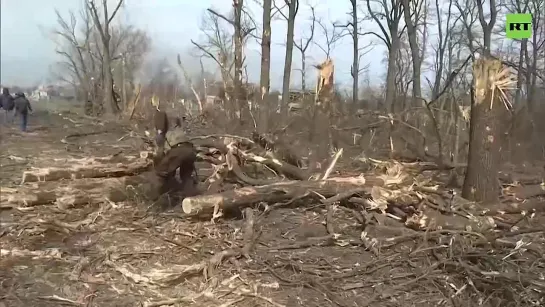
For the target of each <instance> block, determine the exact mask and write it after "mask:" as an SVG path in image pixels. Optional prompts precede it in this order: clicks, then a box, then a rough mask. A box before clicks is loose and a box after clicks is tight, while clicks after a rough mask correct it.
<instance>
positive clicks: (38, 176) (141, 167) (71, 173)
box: [21, 159, 152, 183]
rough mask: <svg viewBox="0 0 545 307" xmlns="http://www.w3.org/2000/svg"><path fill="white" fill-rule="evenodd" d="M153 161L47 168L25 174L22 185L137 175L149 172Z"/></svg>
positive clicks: (142, 160) (140, 160) (139, 160)
mask: <svg viewBox="0 0 545 307" xmlns="http://www.w3.org/2000/svg"><path fill="white" fill-rule="evenodd" d="M151 166H152V161H151V160H149V159H137V160H135V161H133V162H131V163H128V164H124V163H117V164H104V163H90V164H77V165H71V166H69V167H66V168H61V167H46V168H36V169H32V170H29V171H25V172H23V178H22V182H21V183H26V182H39V181H58V180H61V179H72V180H73V179H81V178H105V177H123V176H132V175H137V174H140V173H142V172H145V171H147V170H149V169H150V168H151Z"/></svg>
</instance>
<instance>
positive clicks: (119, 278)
mask: <svg viewBox="0 0 545 307" xmlns="http://www.w3.org/2000/svg"><path fill="white" fill-rule="evenodd" d="M29 125H30V127H29V132H27V133H21V132H19V131H18V129H17V126H13V127H2V132H1V146H2V150H1V157H0V163H1V167H2V173H1V176H0V185H1V186H2V187H11V188H16V187H17V185H18V184H20V182H21V174H22V172H23V171H24V170H26V169H28V168H31V167H44V166H51V165H55V164H58V165H62V163H63V159H68V158H83V157H85V156H106V155H112V154H116V153H119V152H123V153H126V154H138V152H139V151H140V150H143V148H144V147H145V144H144V143H143V142H142V140H141V139H139V138H138V137H135V136H133V135H131V134H130V130H131V129H132V128H130V127H129V126H123V125H120V124H115V123H110V122H101V121H97V120H96V119H92V118H87V117H84V116H81V115H78V114H75V113H70V112H68V113H67V112H64V113H62V114H59V113H55V112H50V111H47V110H39V111H36V112H35V113H34V114H32V115H31V117H30V123H29ZM91 131H100V132H102V133H100V134H96V135H89V136H85V137H79V138H77V139H74V140H69V141H68V142H67V141H66V140H64V141H63V138H65V137H66V136H67V135H68V134H72V133H75V132H91ZM264 206H265V204H261V205H260V206H257V207H256V208H258V209H261V210H258V209H255V210H254V212H256V215H257V217H256V227H257V229H258V231H259V233H260V236H259V238H258V241H257V243H256V245H255V248H254V250H253V252H252V253H251V254H250V258H249V259H248V258H246V257H243V256H242V257H240V256H233V255H232V254H231V251H232V250H233V249H238V248H240V247H241V246H242V245H243V241H244V238H243V229H244V227H245V224H244V219H243V218H240V217H237V216H232V217H230V216H227V217H224V218H221V219H219V220H217V221H216V222H215V224H213V223H211V222H210V221H206V220H204V221H203V220H192V219H188V218H185V217H183V216H182V215H181V214H180V209H179V208H175V209H173V210H170V211H168V212H162V213H150V212H146V210H143V209H142V208H141V207H140V206H137V205H135V204H133V203H131V202H121V203H116V204H114V203H109V202H105V203H103V204H99V205H87V206H79V207H76V208H70V209H67V210H66V209H63V208H58V207H57V206H55V205H47V206H35V207H22V208H11V209H10V208H7V207H6V208H2V210H1V211H0V214H1V215H0V218H1V226H0V245H1V249H2V255H1V259H0V268H1V269H0V280H1V282H0V306H2V307H3V306H10V307H15V306H36V307H38V306H163V305H164V306H169V305H172V306H309V307H310V306H421V307H423V306H439V305H444V306H476V305H475V303H476V302H478V301H479V299H481V297H482V299H481V303H482V305H483V306H511V305H509V304H506V302H508V299H507V297H508V296H509V295H511V292H509V291H507V292H509V293H504V295H503V296H501V297H500V298H495V297H494V295H493V294H494V293H495V291H494V290H490V289H488V290H486V289H487V286H492V285H495V284H498V283H505V284H507V283H511V282H512V283H516V282H515V281H513V279H517V277H516V272H512V271H510V272H511V273H512V274H515V275H513V276H511V278H512V279H507V281H506V279H502V278H503V277H497V278H496V279H494V280H493V281H486V282H483V281H478V280H480V279H481V278H482V279H483V280H484V279H485V278H484V277H482V275H483V274H481V273H482V271H483V270H485V271H486V270H489V271H495V270H500V268H499V267H497V266H495V265H496V264H492V263H489V267H488V268H485V267H486V264H482V263H478V261H474V262H472V263H470V264H467V266H469V269H468V268H467V267H466V270H461V269H460V265H461V266H465V265H466V264H460V263H462V261H461V259H466V260H467V259H469V260H468V261H470V262H471V257H477V255H476V254H477V253H484V254H489V255H492V256H491V257H493V258H494V259H496V260H497V259H501V258H502V257H504V256H506V255H507V254H508V253H509V252H510V251H512V250H513V248H511V249H510V250H509V251H505V250H504V249H501V248H499V247H497V249H494V248H492V247H487V249H486V250H485V249H478V248H477V247H476V245H473V246H471V245H470V246H471V247H467V248H466V249H465V250H462V249H464V248H462V247H461V246H463V244H462V243H460V242H465V241H464V240H465V239H463V238H461V237H457V236H455V235H452V236H451V237H450V240H451V242H448V241H447V242H442V239H441V238H437V242H436V243H437V244H436V245H432V244H431V243H428V242H427V241H426V240H420V239H418V240H417V238H418V236H416V235H415V234H414V233H415V232H414V231H410V230H408V229H407V230H406V232H405V230H402V231H400V232H397V228H395V229H394V228H389V227H387V226H388V225H385V226H384V227H382V228H378V227H377V228H376V230H375V231H374V232H373V233H372V234H369V235H372V237H374V238H378V239H380V238H381V237H392V236H395V237H396V238H398V239H399V238H401V240H400V241H404V242H400V244H396V246H392V247H390V248H388V249H386V248H385V249H384V250H383V251H382V250H379V251H378V252H377V251H376V250H375V249H373V248H368V247H369V246H367V248H366V246H365V244H363V243H362V240H357V239H358V238H360V237H361V236H362V235H363V234H362V225H361V223H360V222H358V220H357V219H356V218H355V217H356V216H357V215H355V214H354V212H353V210H350V209H347V208H343V207H338V208H337V210H336V213H335V217H334V221H335V227H337V228H338V232H339V233H341V234H343V236H345V237H346V238H354V239H345V240H333V241H332V240H331V239H330V238H329V237H328V232H327V230H326V227H325V222H324V221H325V218H326V215H327V210H326V207H325V206H321V205H319V204H311V203H309V204H308V205H307V206H302V207H295V208H294V207H289V206H280V207H278V208H274V209H273V210H270V211H268V213H266V214H263V213H262V211H263V210H262V209H263V207H264ZM534 223H535V222H534ZM531 226H533V227H534V228H535V227H538V226H540V225H535V224H533V225H531ZM392 229H394V230H396V231H394V232H393V233H388V231H389V230H392ZM392 231H393V230H392ZM432 236H433V234H430V237H432ZM538 237H542V233H541V234H539V233H538V234H537V235H535V237H532V238H534V239H532V240H534V241H533V242H534V243H533V244H534V245H536V244H537V245H536V246H535V249H536V250H541V251H543V246H544V245H543V244H544V242H543V239H538ZM511 239H514V240H511V241H510V242H511V243H512V242H516V241H517V239H515V237H514V236H513V238H511ZM525 240H526V239H525ZM454 241H457V242H458V243H453V242H454ZM526 242H527V241H526ZM509 244H510V243H509ZM509 244H507V245H509ZM509 246H511V245H509ZM528 249H530V250H531V248H528ZM434 250H436V251H440V252H441V253H442V252H445V253H447V254H448V253H450V257H448V259H447V258H443V257H444V256H442V255H443V254H441V255H439V254H434V252H433V251H434ZM534 251H535V250H534ZM472 253H473V254H472ZM515 253H516V252H515ZM520 255H522V253H521V254H520ZM434 257H435V258H434ZM521 257H522V256H521ZM535 257H537V258H533V261H534V264H533V266H531V267H530V266H528V267H524V269H521V270H520V271H519V273H520V274H531V273H533V274H534V275H536V274H537V275H539V274H541V280H540V278H537V277H539V276H537V275H536V276H537V277H536V276H534V277H536V278H535V279H532V280H533V281H532V282H529V283H530V285H531V284H532V283H534V282H535V284H534V288H539V289H541V290H543V289H545V282H544V280H543V278H544V277H543V274H544V272H545V260H544V258H543V253H541V256H535ZM219 258H224V259H223V260H224V261H220V260H221V259H219ZM218 259H219V260H218ZM519 262H522V260H521V259H520V257H519V258H516V259H515V258H514V259H512V260H509V261H508V260H505V261H504V263H502V269H501V270H503V269H505V270H506V271H509V270H511V269H512V268H514V266H513V265H515V263H518V265H521V264H520V263H519ZM203 267H204V269H203ZM462 271H464V272H471V273H463V272H462ZM479 272H481V273H479ZM539 272H541V273H539ZM477 275H479V276H477ZM484 284H486V285H484ZM536 284H537V285H536ZM530 285H528V284H525V285H524V286H525V287H530ZM464 289H465V290H464ZM470 289H474V290H475V291H473V290H470ZM477 289H478V290H477ZM512 289H513V291H515V286H513V288H512ZM526 291H528V292H532V293H533V294H532V295H534V294H535V291H537V290H531V289H530V288H528V290H526ZM476 293H482V294H483V295H482V296H481V297H478V295H477V294H476ZM484 294H487V295H488V298H487V296H485V295H484ZM521 295H522V294H521ZM524 295H529V293H524ZM541 299H543V297H541ZM512 301H513V302H515V301H520V299H515V298H513V300H512ZM528 301H529V300H528ZM528 301H527V302H528ZM534 301H536V302H538V301H539V300H538V299H536V300H534ZM541 302H543V301H541ZM512 306H515V305H512ZM518 306H531V304H530V303H528V304H527V305H518ZM536 306H537V305H536Z"/></svg>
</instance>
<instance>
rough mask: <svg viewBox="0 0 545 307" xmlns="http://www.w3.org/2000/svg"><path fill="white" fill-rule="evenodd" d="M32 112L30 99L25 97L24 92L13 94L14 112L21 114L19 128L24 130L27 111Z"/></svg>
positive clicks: (26, 122)
mask: <svg viewBox="0 0 545 307" xmlns="http://www.w3.org/2000/svg"><path fill="white" fill-rule="evenodd" d="M29 111H30V112H32V106H31V105H30V101H28V99H27V98H26V97H25V94H24V93H22V92H19V93H17V94H15V112H16V113H17V114H19V115H20V116H21V130H22V131H26V127H27V124H28V112H29Z"/></svg>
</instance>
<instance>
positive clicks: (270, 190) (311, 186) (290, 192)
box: [182, 177, 387, 214]
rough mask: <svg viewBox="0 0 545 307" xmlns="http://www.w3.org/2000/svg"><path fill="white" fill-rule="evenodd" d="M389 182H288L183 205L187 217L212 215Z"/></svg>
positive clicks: (189, 199)
mask: <svg viewBox="0 0 545 307" xmlns="http://www.w3.org/2000/svg"><path fill="white" fill-rule="evenodd" d="M386 182H387V180H385V179H383V178H380V177H367V178H364V177H347V178H343V177H336V178H330V179H327V180H322V181H286V182H278V183H274V184H270V185H263V186H255V187H243V188H240V189H234V190H229V191H225V192H221V193H217V194H211V195H200V196H194V197H187V198H185V199H184V200H183V201H182V209H183V211H184V213H186V214H200V213H202V214H212V213H213V212H214V211H217V210H218V209H223V210H232V209H234V208H240V207H243V206H247V205H250V204H253V203H257V202H279V201H284V200H289V199H292V198H297V197H302V196H304V195H305V194H307V193H308V192H309V191H313V192H315V193H318V194H320V195H323V196H324V197H331V196H334V195H337V194H338V193H340V192H342V191H346V190H350V189H354V188H362V187H368V188H369V192H370V191H371V189H372V187H373V186H384V185H385V183H386Z"/></svg>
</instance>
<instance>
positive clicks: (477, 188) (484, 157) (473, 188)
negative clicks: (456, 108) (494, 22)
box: [462, 57, 507, 203]
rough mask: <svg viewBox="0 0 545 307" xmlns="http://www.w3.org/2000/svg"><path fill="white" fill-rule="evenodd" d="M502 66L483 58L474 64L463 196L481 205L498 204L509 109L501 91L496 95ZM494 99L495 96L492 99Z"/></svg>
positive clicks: (496, 61) (497, 61)
mask: <svg viewBox="0 0 545 307" xmlns="http://www.w3.org/2000/svg"><path fill="white" fill-rule="evenodd" d="M502 69H503V66H502V63H501V61H500V60H497V59H493V58H490V57H483V58H480V59H478V60H476V62H475V64H474V65H473V80H474V81H473V82H474V93H473V101H472V106H471V120H470V131H469V134H470V142H469V156H468V164H467V171H466V175H465V180H464V186H463V190H462V197H464V198H466V199H469V200H473V201H479V202H485V203H493V202H498V201H499V188H500V186H499V179H498V170H499V167H500V163H501V161H500V157H501V156H500V151H501V148H502V144H501V143H502V141H503V134H504V128H505V124H504V123H505V116H506V113H507V111H506V109H505V106H504V104H503V102H501V101H500V99H499V97H500V91H499V89H497V88H496V90H495V91H494V94H493V90H492V89H493V88H494V87H495V86H496V85H493V84H492V82H495V81H497V79H498V77H500V72H502ZM493 96H494V97H493Z"/></svg>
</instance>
